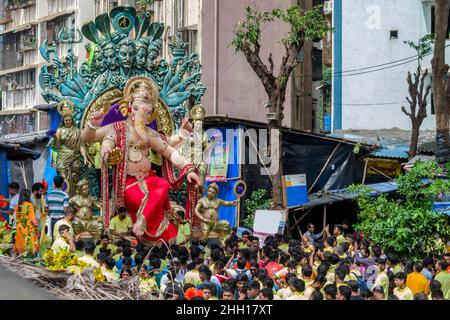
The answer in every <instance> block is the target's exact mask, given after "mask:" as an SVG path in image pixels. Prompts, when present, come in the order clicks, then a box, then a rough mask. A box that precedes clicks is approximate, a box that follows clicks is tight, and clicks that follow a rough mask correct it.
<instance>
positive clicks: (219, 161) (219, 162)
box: [206, 144, 229, 182]
mask: <svg viewBox="0 0 450 320" xmlns="http://www.w3.org/2000/svg"><path fill="white" fill-rule="evenodd" d="M228 156H229V150H228V148H227V146H226V144H223V145H222V146H216V147H215V148H214V149H213V150H212V151H211V164H210V165H209V174H208V176H207V177H206V181H208V182H213V181H214V182H225V181H227V171H228Z"/></svg>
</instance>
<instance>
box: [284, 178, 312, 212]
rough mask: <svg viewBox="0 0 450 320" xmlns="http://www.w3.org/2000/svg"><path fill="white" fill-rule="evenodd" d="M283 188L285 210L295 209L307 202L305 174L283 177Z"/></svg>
mask: <svg viewBox="0 0 450 320" xmlns="http://www.w3.org/2000/svg"><path fill="white" fill-rule="evenodd" d="M283 187H284V189H283V191H284V205H285V207H286V208H291V207H296V206H299V205H301V204H304V203H307V202H308V201H309V199H308V189H307V185H306V174H295V175H286V176H283Z"/></svg>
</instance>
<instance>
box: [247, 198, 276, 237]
mask: <svg viewBox="0 0 450 320" xmlns="http://www.w3.org/2000/svg"><path fill="white" fill-rule="evenodd" d="M270 205H272V199H270V198H268V194H267V190H266V189H258V190H255V191H253V193H252V195H251V196H250V198H249V199H246V200H245V212H246V216H245V219H244V226H245V227H246V228H249V229H253V222H254V220H255V212H256V210H258V209H268V208H269V206H270Z"/></svg>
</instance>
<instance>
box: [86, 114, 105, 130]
mask: <svg viewBox="0 0 450 320" xmlns="http://www.w3.org/2000/svg"><path fill="white" fill-rule="evenodd" d="M105 115H106V114H104V113H103V112H101V111H96V112H92V113H91V114H90V115H89V120H90V122H91V124H92V125H94V126H96V127H99V126H100V125H101V124H102V122H103V119H104V118H105Z"/></svg>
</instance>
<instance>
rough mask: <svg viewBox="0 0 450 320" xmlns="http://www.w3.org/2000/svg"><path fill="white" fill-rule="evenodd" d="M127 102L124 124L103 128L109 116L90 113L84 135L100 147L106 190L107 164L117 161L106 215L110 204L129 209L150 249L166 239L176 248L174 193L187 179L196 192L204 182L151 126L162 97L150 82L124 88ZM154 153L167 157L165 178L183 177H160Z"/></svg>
mask: <svg viewBox="0 0 450 320" xmlns="http://www.w3.org/2000/svg"><path fill="white" fill-rule="evenodd" d="M123 97H124V99H123V100H122V101H121V102H120V103H119V105H120V106H121V110H123V109H125V112H124V115H126V119H125V120H121V121H117V122H114V123H111V124H108V125H104V126H101V124H102V122H103V119H104V118H105V112H104V111H96V112H93V113H91V114H90V116H89V122H88V123H87V125H86V127H85V128H84V130H83V132H82V139H83V141H84V142H85V143H95V142H101V149H100V155H101V158H102V162H103V167H102V176H103V177H102V185H103V186H105V185H108V183H107V181H108V176H107V175H108V166H107V163H108V159H109V160H111V159H112V158H114V159H115V160H116V161H115V165H114V166H113V177H112V181H113V188H112V190H113V194H112V197H110V195H109V190H108V188H105V187H103V188H102V192H103V195H102V198H103V199H102V200H103V205H104V206H105V207H106V208H105V214H108V213H109V212H113V211H114V210H112V209H110V208H109V206H110V203H111V204H112V205H113V206H115V207H120V206H125V207H126V208H127V210H128V213H129V214H130V216H131V219H132V220H133V229H132V230H133V233H134V235H135V236H136V237H137V238H139V239H140V240H141V241H143V242H145V243H147V244H155V243H161V240H162V241H165V242H167V243H172V242H173V241H174V240H175V239H176V235H177V229H176V227H175V226H174V225H173V224H172V221H171V215H172V214H173V213H172V211H171V207H170V202H169V188H174V186H173V185H178V187H179V186H180V185H181V183H182V181H183V179H184V177H186V178H187V181H188V183H189V185H190V186H191V187H194V188H196V187H198V185H199V183H200V178H199V176H198V175H197V172H196V170H195V167H194V166H193V165H192V164H191V163H190V162H189V161H187V160H186V159H185V158H184V157H183V156H182V155H181V154H180V153H179V152H178V151H177V150H176V149H175V148H174V147H172V145H175V144H176V143H174V142H173V141H174V140H171V138H174V137H170V138H168V137H165V136H164V135H162V134H160V133H158V132H157V131H155V130H153V129H151V128H150V127H148V126H147V124H148V123H149V122H150V121H152V120H151V119H152V116H153V111H154V106H155V104H156V103H157V101H158V97H159V91H158V87H157V86H156V84H155V83H154V82H153V81H152V80H150V79H149V78H147V77H136V78H132V79H130V80H129V81H128V82H127V84H126V86H125V89H124V92H123ZM123 107H125V108H123ZM175 140H176V139H175ZM150 150H153V152H157V153H158V154H160V155H161V156H162V158H163V171H164V172H165V173H166V174H165V175H167V170H164V168H169V166H170V168H173V167H172V166H175V167H176V168H178V170H179V176H178V178H174V176H173V172H172V175H169V177H158V176H156V175H155V172H154V171H153V170H152V168H151V161H150V160H149V152H150ZM169 171H170V170H169ZM169 173H170V172H169ZM109 199H111V201H109ZM108 222H109V217H105V224H106V225H108Z"/></svg>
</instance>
